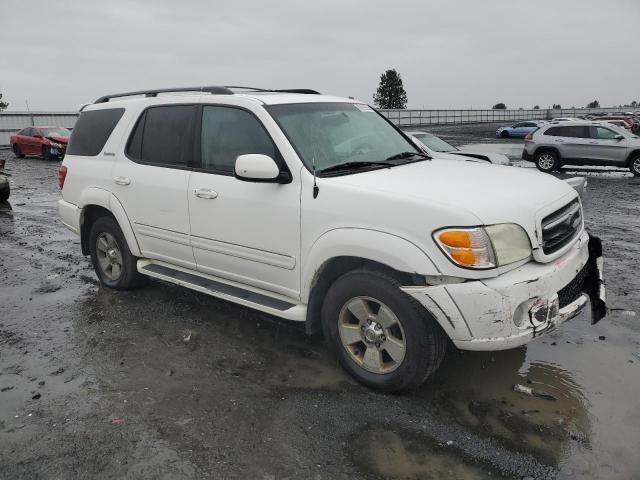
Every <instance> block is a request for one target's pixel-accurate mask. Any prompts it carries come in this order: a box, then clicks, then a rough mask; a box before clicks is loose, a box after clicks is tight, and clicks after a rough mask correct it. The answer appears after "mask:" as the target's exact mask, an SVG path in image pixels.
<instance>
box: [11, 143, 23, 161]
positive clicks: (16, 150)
mask: <svg viewBox="0 0 640 480" xmlns="http://www.w3.org/2000/svg"><path fill="white" fill-rule="evenodd" d="M13 154H14V155H15V156H16V157H18V158H24V153H22V151H21V150H20V147H19V146H18V144H17V143H14V144H13Z"/></svg>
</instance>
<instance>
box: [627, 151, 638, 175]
mask: <svg viewBox="0 0 640 480" xmlns="http://www.w3.org/2000/svg"><path fill="white" fill-rule="evenodd" d="M629 170H631V173H633V174H634V175H635V176H636V177H640V154H636V155H635V156H634V157H632V158H631V160H629Z"/></svg>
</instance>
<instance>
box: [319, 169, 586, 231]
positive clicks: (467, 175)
mask: <svg viewBox="0 0 640 480" xmlns="http://www.w3.org/2000/svg"><path fill="white" fill-rule="evenodd" d="M463 158H464V157H463ZM323 180H326V181H331V182H338V183H341V184H344V185H349V186H352V187H355V188H362V189H367V190H370V191H371V190H373V191H379V192H384V193H386V194H388V195H390V196H398V197H401V198H405V199H408V198H414V199H415V200H418V201H421V202H424V203H425V205H429V204H436V203H437V204H440V205H448V207H449V208H450V209H451V210H452V212H455V211H460V210H464V211H466V212H467V213H470V214H471V215H473V216H474V217H475V218H478V219H479V220H480V222H481V223H483V224H486V225H491V224H494V223H503V222H514V223H519V224H520V225H522V226H523V227H524V228H525V229H527V230H529V232H531V233H533V232H534V230H535V229H536V224H537V221H538V220H537V219H538V218H539V217H540V215H541V214H543V213H544V214H547V212H550V211H554V210H555V209H557V208H559V207H560V206H562V205H564V204H565V203H568V202H569V201H570V200H571V199H572V198H575V197H577V193H576V191H575V190H574V189H573V188H571V186H570V185H568V184H567V183H566V182H563V181H561V180H558V179H557V178H555V177H554V176H552V175H549V174H546V173H541V172H538V171H537V170H534V169H525V168H517V167H509V166H502V165H493V164H490V163H487V162H482V161H477V162H473V161H467V162H452V161H450V160H444V159H437V158H434V159H433V160H427V161H422V162H416V163H412V164H408V165H401V166H397V167H392V168H388V169H387V168H383V169H379V170H372V171H369V172H363V173H356V174H352V175H344V176H341V177H330V178H324V179H323Z"/></svg>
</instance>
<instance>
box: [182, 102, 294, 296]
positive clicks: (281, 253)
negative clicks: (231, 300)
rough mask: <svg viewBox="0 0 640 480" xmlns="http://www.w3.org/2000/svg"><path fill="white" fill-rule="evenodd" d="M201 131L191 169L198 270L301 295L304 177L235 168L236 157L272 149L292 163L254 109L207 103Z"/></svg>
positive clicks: (274, 154) (273, 153) (191, 211)
mask: <svg viewBox="0 0 640 480" xmlns="http://www.w3.org/2000/svg"><path fill="white" fill-rule="evenodd" d="M200 131H201V152H200V156H199V157H200V163H199V167H200V168H199V169H198V171H194V172H193V173H192V175H191V178H190V179H189V189H188V190H189V194H188V201H189V215H190V219H191V242H192V245H193V253H194V257H195V260H196V263H197V266H198V270H200V271H202V272H203V273H208V274H211V275H216V276H219V277H222V278H226V279H228V280H233V281H238V282H241V283H245V284H249V285H253V286H255V287H258V288H262V289H265V290H270V291H272V292H276V293H279V294H282V295H286V296H289V297H293V298H295V297H298V296H299V291H300V274H299V268H300V267H299V249H300V191H299V184H297V182H295V181H294V182H293V183H289V184H279V183H255V182H248V181H243V180H239V179H237V178H235V177H234V176H233V173H232V172H233V168H234V165H235V160H236V158H237V157H238V155H242V154H248V153H260V154H264V155H269V156H270V157H271V158H274V159H276V162H277V163H279V165H280V168H281V169H286V165H284V162H283V161H282V159H281V157H280V154H279V152H278V150H277V148H276V147H275V144H274V143H273V141H272V140H271V138H270V137H269V135H268V133H267V131H266V130H265V128H264V126H263V125H262V123H261V122H260V121H259V120H258V119H257V118H256V117H255V116H253V114H251V113H250V112H248V111H246V110H242V109H238V108H232V107H218V106H204V107H203V113H202V126H201V129H200ZM201 192H205V193H206V195H203V194H202V193H201Z"/></svg>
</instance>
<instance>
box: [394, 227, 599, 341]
mask: <svg viewBox="0 0 640 480" xmlns="http://www.w3.org/2000/svg"><path fill="white" fill-rule="evenodd" d="M602 270H603V259H602V245H601V242H600V239H598V238H597V237H592V236H590V235H589V234H587V233H586V232H583V234H582V235H581V237H580V238H579V239H578V241H576V243H575V245H574V246H573V247H572V248H571V250H570V251H569V252H567V253H566V254H564V255H563V256H562V257H560V258H558V259H557V260H555V261H554V262H550V263H548V264H541V263H536V262H529V263H527V264H525V265H522V266H520V267H518V268H516V269H514V270H511V271H509V272H507V273H505V274H502V275H499V276H498V277H495V278H491V279H487V280H482V281H467V282H463V283H455V284H443V285H437V286H426V287H423V286H420V287H403V290H404V291H405V292H406V293H408V294H409V295H411V296H412V297H414V298H415V299H416V300H418V301H419V302H420V303H421V304H422V305H423V306H424V307H425V308H426V309H427V310H428V311H429V312H430V313H431V314H432V315H433V316H434V317H435V318H436V319H437V320H438V322H439V323H440V325H441V326H442V328H443V329H444V330H445V332H446V333H447V334H448V335H449V337H450V338H451V339H452V341H453V343H454V344H455V345H456V346H457V347H458V348H460V349H462V350H506V349H509V348H514V347H518V346H520V345H524V344H526V343H528V342H530V341H531V340H533V339H534V338H537V337H540V336H542V335H545V334H547V333H549V332H551V331H553V330H555V329H556V328H557V327H558V326H559V325H561V324H562V323H564V322H566V321H568V320H570V319H572V318H574V317H576V316H578V315H580V314H581V313H582V312H584V311H587V310H590V316H591V323H592V324H595V323H596V322H598V321H600V320H601V319H602V318H603V317H604V316H605V315H606V312H607V307H606V303H605V284H604V280H603V273H602Z"/></svg>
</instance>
